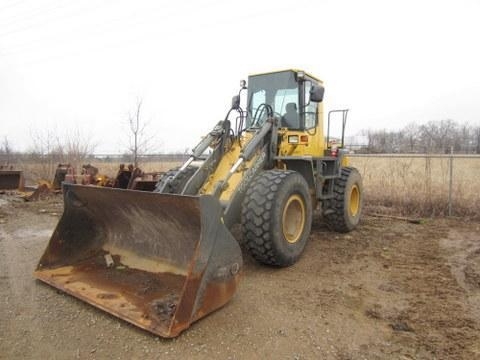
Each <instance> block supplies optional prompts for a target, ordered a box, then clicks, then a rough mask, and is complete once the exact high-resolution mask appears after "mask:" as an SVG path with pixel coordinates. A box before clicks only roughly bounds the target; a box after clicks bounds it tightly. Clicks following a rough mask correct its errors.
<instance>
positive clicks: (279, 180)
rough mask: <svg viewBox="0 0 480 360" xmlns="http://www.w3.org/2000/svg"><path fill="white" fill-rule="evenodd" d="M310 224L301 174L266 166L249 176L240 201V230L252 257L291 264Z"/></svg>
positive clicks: (306, 196) (306, 197) (304, 186)
mask: <svg viewBox="0 0 480 360" xmlns="http://www.w3.org/2000/svg"><path fill="white" fill-rule="evenodd" d="M311 226H312V201H311V197H310V194H309V190H308V185H307V182H306V181H305V179H304V178H303V176H302V175H300V174H299V173H297V172H295V171H288V170H287V171H283V170H269V171H264V172H262V173H260V174H258V175H257V176H256V177H255V178H254V179H253V181H252V183H251V186H250V187H249V189H248V190H247V192H246V194H245V199H244V201H243V205H242V233H243V236H244V238H245V242H246V247H247V249H248V251H249V252H250V254H251V255H252V256H253V258H255V259H256V260H257V261H259V262H261V263H263V264H268V265H275V266H289V265H292V264H294V263H295V262H296V261H297V260H298V258H299V257H300V255H301V254H302V252H303V249H304V248H305V245H306V243H307V240H308V237H309V235H310V230H311Z"/></svg>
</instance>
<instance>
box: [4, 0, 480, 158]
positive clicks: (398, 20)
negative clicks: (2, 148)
mask: <svg viewBox="0 0 480 360" xmlns="http://www.w3.org/2000/svg"><path fill="white" fill-rule="evenodd" d="M479 19H480V1H475V0H456V1H421V0H416V1H409V0H403V1H372V0H363V1H354V0H348V1H347V0H345V1H341V0H340V1H339V0H337V1H324V0H316V1H308V0H296V1H291V0H290V1H283V0H274V1H273V0H272V1H259V0H256V1H253V0H242V1H226V0H201V1H198V0H197V1H193V0H182V1H154V0H152V1H140V0H136V1H122V0H95V1H80V0H77V1H73V0H0V136H1V137H2V138H3V137H4V136H7V137H8V139H9V142H10V144H11V145H12V146H13V148H14V149H15V150H26V149H28V148H29V147H31V143H32V141H31V135H30V134H31V133H32V132H38V131H41V130H39V129H42V127H52V128H55V129H58V132H59V133H61V132H62V130H60V129H62V128H64V129H75V128H79V129H80V131H81V132H82V133H83V134H84V135H85V136H93V139H95V141H96V142H97V143H98V146H97V148H96V152H97V153H117V152H123V151H125V149H126V146H127V143H128V137H129V133H128V129H127V126H126V119H127V115H128V113H129V111H130V112H132V111H133V110H134V107H135V102H136V99H137V98H141V99H143V105H144V106H143V119H144V120H146V121H149V132H150V133H151V134H156V136H157V137H156V139H157V143H158V146H157V148H158V151H182V150H184V149H185V148H187V147H188V148H191V147H192V146H194V145H195V144H196V142H197V141H198V140H199V138H200V136H202V135H204V134H205V133H206V132H208V131H209V130H210V129H211V128H212V127H213V125H214V124H215V123H216V122H217V121H218V120H220V119H223V118H224V116H225V113H226V111H227V110H228V107H229V105H230V101H231V97H232V95H234V94H235V93H236V92H238V89H239V87H238V84H239V80H240V79H243V78H246V77H247V75H248V74H251V73H256V72H264V71H270V70H281V69H286V68H300V69H305V70H306V71H308V72H310V73H312V74H313V75H316V76H318V77H320V78H321V79H323V80H324V82H325V87H326V93H325V106H326V108H327V109H335V108H344V107H348V108H349V109H351V112H350V114H349V122H348V125H347V127H348V133H349V134H355V133H357V132H358V131H360V130H361V129H367V128H374V129H380V128H387V129H396V128H400V127H402V126H403V125H405V124H406V123H408V122H417V123H422V122H426V121H430V120H441V119H447V118H449V119H453V120H455V121H458V122H468V123H470V124H472V125H480V46H479V36H480V20H479Z"/></svg>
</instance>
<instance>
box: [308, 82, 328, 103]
mask: <svg viewBox="0 0 480 360" xmlns="http://www.w3.org/2000/svg"><path fill="white" fill-rule="evenodd" d="M324 93H325V88H324V87H323V86H322V85H312V87H311V88H310V101H313V102H322V101H323V94H324Z"/></svg>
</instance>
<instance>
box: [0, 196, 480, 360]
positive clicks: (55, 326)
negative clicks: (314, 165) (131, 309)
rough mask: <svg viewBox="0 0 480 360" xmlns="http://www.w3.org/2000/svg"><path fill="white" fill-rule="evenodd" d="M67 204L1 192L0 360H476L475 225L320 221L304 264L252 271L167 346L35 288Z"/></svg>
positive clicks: (478, 279)
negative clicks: (336, 226)
mask: <svg viewBox="0 0 480 360" xmlns="http://www.w3.org/2000/svg"><path fill="white" fill-rule="evenodd" d="M61 213H62V203H61V198H60V197H57V198H50V199H46V200H42V201H39V202H31V203H26V202H23V200H21V199H19V198H18V197H16V196H14V195H13V194H3V195H0V359H13V358H25V359H72V358H73V359H75V358H78V359H144V358H152V359H176V360H177V359H187V358H188V359H253V358H259V359H433V358H437V359H445V358H450V359H474V358H480V232H479V230H480V224H479V223H469V222H467V221H465V220H463V221H461V220H448V221H447V220H431V221H428V222H426V223H424V224H417V225H416V224H410V223H407V222H404V221H399V220H392V219H382V218H374V217H369V216H365V217H364V219H363V221H362V223H361V226H359V228H358V229H357V230H356V231H354V232H352V233H350V234H336V233H332V232H330V231H329V230H328V228H326V227H325V225H324V224H323V223H322V222H321V219H316V220H315V222H314V228H313V231H312V235H311V237H310V241H309V243H308V245H307V248H306V250H305V253H304V255H303V257H302V258H301V259H300V261H299V262H298V263H297V264H296V265H294V266H292V267H289V268H286V269H273V268H269V267H265V266H261V265H259V264H257V263H255V262H254V261H253V260H252V259H251V258H250V257H249V256H248V254H244V259H245V269H244V274H243V279H242V282H241V284H240V287H239V290H238V292H237V294H236V295H235V297H234V298H233V300H232V301H231V302H230V303H229V304H227V305H226V306H225V307H224V308H222V309H220V310H219V311H217V312H215V313H213V314H211V315H209V316H207V317H206V318H204V319H202V320H200V321H198V322H197V323H195V324H194V325H193V326H192V327H191V328H190V329H189V330H187V331H185V332H184V333H182V334H181V335H180V336H179V337H178V338H176V339H172V340H166V339H162V338H158V337H156V336H154V335H152V334H150V333H148V332H145V331H143V330H140V329H138V328H136V327H134V326H132V325H129V324H128V323H126V322H124V321H122V320H119V319H117V318H115V317H113V316H111V315H109V314H107V313H104V312H102V311H100V310H98V309H96V308H94V307H92V306H90V305H88V304H85V303H83V302H81V301H79V300H77V299H75V298H73V297H71V296H69V295H66V294H64V293H62V292H59V291H57V290H56V289H54V288H52V287H49V286H48V285H45V284H43V283H41V282H39V281H36V280H34V278H33V276H32V272H33V270H34V268H35V266H36V264H37V262H38V260H39V258H40V256H41V254H42V253H43V250H44V249H45V246H46V245H47V242H48V240H49V238H50V235H51V233H52V231H53V229H54V227H55V225H56V223H57V221H58V219H59V217H60V214H61Z"/></svg>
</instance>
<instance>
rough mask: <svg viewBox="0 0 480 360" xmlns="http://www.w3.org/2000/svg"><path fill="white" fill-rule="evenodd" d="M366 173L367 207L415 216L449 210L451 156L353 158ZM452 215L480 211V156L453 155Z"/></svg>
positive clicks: (477, 213) (354, 163)
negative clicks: (459, 156) (458, 156)
mask: <svg viewBox="0 0 480 360" xmlns="http://www.w3.org/2000/svg"><path fill="white" fill-rule="evenodd" d="M350 162H351V165H352V166H355V167H356V168H358V170H359V171H360V173H361V174H362V176H363V183H364V189H365V199H366V205H367V207H375V208H378V207H381V208H382V211H384V212H385V211H386V212H392V213H397V214H398V213H400V214H403V215H410V216H411V215H416V216H444V215H447V214H448V194H449V181H450V177H449V169H450V164H449V159H447V158H440V159H439V158H435V159H432V158H405V159H404V158H373V157H372V158H364V157H362V158H351V159H350ZM452 190H453V191H452V215H455V216H462V217H465V216H466V217H472V218H478V217H479V216H480V215H479V214H480V158H469V159H460V158H459V159H454V160H453V183H452Z"/></svg>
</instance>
